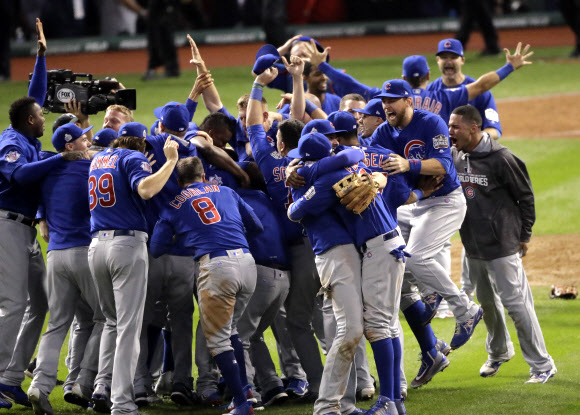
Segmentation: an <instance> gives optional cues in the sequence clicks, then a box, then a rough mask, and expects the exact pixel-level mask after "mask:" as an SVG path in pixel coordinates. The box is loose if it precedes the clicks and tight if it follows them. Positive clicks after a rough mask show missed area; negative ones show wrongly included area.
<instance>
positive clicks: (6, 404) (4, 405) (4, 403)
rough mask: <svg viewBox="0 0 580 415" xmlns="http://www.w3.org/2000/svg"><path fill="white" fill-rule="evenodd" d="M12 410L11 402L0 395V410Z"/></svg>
mask: <svg viewBox="0 0 580 415" xmlns="http://www.w3.org/2000/svg"><path fill="white" fill-rule="evenodd" d="M10 408H12V402H10V401H9V400H7V399H4V398H3V397H2V396H1V395H0V409H10Z"/></svg>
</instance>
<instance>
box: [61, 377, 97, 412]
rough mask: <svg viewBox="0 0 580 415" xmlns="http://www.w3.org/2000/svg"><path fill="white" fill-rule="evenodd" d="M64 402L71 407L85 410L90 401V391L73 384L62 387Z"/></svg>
mask: <svg viewBox="0 0 580 415" xmlns="http://www.w3.org/2000/svg"><path fill="white" fill-rule="evenodd" d="M63 397H64V400H65V402H67V403H70V404H72V405H77V406H80V407H81V408H84V409H87V408H88V407H89V402H90V400H91V390H90V389H89V388H87V387H86V386H82V385H79V384H78V383H75V384H74V385H72V386H70V385H69V386H65V387H64V396H63Z"/></svg>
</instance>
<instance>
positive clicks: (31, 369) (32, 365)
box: [24, 357, 36, 379]
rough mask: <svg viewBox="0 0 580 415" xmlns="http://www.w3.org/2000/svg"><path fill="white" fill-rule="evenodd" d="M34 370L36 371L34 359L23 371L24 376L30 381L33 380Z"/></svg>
mask: <svg viewBox="0 0 580 415" xmlns="http://www.w3.org/2000/svg"><path fill="white" fill-rule="evenodd" d="M34 369H36V357H35V358H34V359H32V361H31V362H30V363H29V364H28V367H27V368H26V370H25V371H24V375H25V376H26V377H28V378H30V379H34Z"/></svg>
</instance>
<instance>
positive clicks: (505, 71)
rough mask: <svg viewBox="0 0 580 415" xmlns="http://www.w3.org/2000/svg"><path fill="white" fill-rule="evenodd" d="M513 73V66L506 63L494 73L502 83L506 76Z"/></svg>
mask: <svg viewBox="0 0 580 415" xmlns="http://www.w3.org/2000/svg"><path fill="white" fill-rule="evenodd" d="M513 71H514V66H513V65H512V64H511V63H509V62H508V63H506V64H505V65H504V66H502V67H501V68H499V69H498V70H497V71H495V73H496V74H497V75H498V76H499V80H500V81H503V80H504V79H505V78H507V76H508V75H509V74H510V73H512V72H513Z"/></svg>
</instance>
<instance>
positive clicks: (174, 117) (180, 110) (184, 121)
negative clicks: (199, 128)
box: [153, 101, 191, 132]
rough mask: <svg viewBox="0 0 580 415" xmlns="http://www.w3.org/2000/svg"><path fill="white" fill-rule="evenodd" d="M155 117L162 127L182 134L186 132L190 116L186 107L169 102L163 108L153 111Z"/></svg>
mask: <svg viewBox="0 0 580 415" xmlns="http://www.w3.org/2000/svg"><path fill="white" fill-rule="evenodd" d="M153 115H155V116H156V117H157V118H158V119H159V120H160V121H161V122H162V123H163V125H164V126H165V127H166V128H168V129H169V130H172V131H178V132H182V131H185V130H187V127H188V126H189V121H190V120H191V115H190V114H189V110H188V109H187V107H186V106H185V105H183V104H181V103H179V102H175V101H171V102H168V103H167V104H165V105H164V106H163V107H157V108H155V109H154V110H153Z"/></svg>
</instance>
